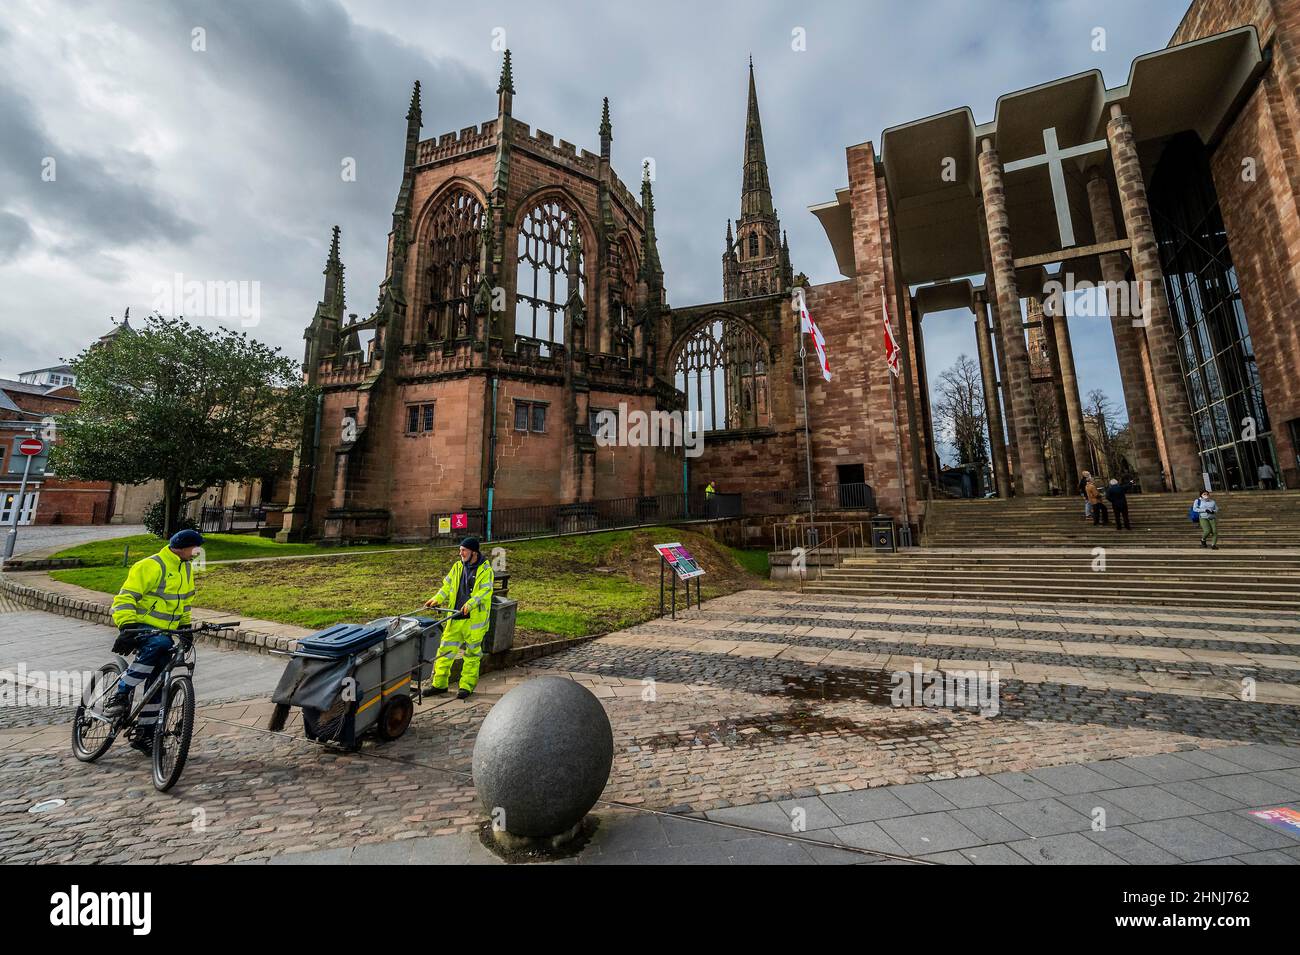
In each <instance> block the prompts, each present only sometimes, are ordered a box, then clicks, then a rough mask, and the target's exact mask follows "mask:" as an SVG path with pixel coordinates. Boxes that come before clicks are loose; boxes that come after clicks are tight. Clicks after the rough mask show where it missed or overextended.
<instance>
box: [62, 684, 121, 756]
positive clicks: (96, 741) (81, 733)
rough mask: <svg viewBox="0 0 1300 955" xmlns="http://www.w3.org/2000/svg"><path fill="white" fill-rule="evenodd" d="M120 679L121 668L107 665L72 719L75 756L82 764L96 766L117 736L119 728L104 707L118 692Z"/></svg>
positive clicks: (91, 685)
mask: <svg viewBox="0 0 1300 955" xmlns="http://www.w3.org/2000/svg"><path fill="white" fill-rule="evenodd" d="M121 678H122V668H121V667H119V666H118V665H117V664H116V663H106V664H104V665H103V666H102V667H100V668H99V669H98V670H96V671H95V673H94V675H93V676H92V677H91V678H90V682H89V683H88V684H87V685H86V687H85V689H84V690H82V692H81V703H80V704H78V706H77V712H76V714H75V715H74V716H73V718H72V755H73V756H75V757H77V759H79V760H81V761H82V762H83V763H93V762H94V761H95V760H97V759H99V757H101V756H103V755H104V754H105V753H106V752H108V748H109V747H110V746H112V745H113V740H114V739H115V738H116V737H117V729H116V728H115V727H114V726H113V724H112V723H110V722H106V721H105V720H104V719H103V715H104V704H106V703H107V702H108V701H109V699H110V698H111V697H112V696H113V694H114V693H116V692H117V681H118V680H120V679H121Z"/></svg>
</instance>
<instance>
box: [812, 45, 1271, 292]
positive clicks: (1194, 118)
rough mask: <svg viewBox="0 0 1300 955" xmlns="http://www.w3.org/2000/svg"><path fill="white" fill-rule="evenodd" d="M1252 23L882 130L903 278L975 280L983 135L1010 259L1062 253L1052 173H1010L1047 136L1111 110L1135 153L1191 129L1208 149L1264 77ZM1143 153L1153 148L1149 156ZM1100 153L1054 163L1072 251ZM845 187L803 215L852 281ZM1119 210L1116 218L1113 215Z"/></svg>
mask: <svg viewBox="0 0 1300 955" xmlns="http://www.w3.org/2000/svg"><path fill="white" fill-rule="evenodd" d="M1263 65H1264V64H1263V56H1262V54H1261V51H1260V47H1259V37H1258V35H1257V33H1256V31H1255V28H1254V27H1252V26H1247V27H1241V28H1239V29H1236V30H1231V31H1229V32H1226V33H1220V34H1217V35H1215V36H1211V37H1205V38H1203V39H1200V40H1195V41H1193V42H1191V43H1184V44H1180V45H1179V46H1173V47H1169V48H1167V49H1164V50H1158V51H1156V52H1153V53H1147V54H1144V55H1142V56H1139V57H1138V58H1137V59H1135V60H1134V61H1133V64H1132V66H1131V67H1130V69H1129V78H1128V82H1127V83H1125V84H1124V85H1123V86H1118V87H1115V88H1112V89H1107V88H1106V87H1105V83H1104V80H1103V78H1102V75H1101V73H1100V72H1099V71H1096V70H1092V71H1089V72H1086V73H1080V74H1077V75H1075V76H1069V77H1065V78H1063V79H1059V80H1053V81H1051V82H1048V83H1043V84H1041V85H1039V86H1034V87H1031V88H1029V89H1025V90H1020V91H1018V92H1014V93H1008V94H1005V95H1003V96H1001V97H999V98H998V101H997V106H996V110H995V114H994V119H993V121H992V122H989V123H984V124H980V125H977V124H976V123H975V118H974V113H973V111H972V110H971V109H970V108H969V107H961V108H959V109H954V110H949V111H947V112H944V113H939V114H937V115H934V116H930V117H927V118H925V119H919V120H914V121H912V122H909V123H904V124H902V125H899V126H892V127H890V128H889V129H886V130H885V131H884V132H883V133H882V134H881V157H882V158H881V162H882V164H883V166H884V170H885V180H886V185H887V188H888V193H889V203H890V212H891V214H892V217H893V224H894V230H895V232H896V235H897V245H898V253H899V259H900V261H901V264H902V280H903V282H904V283H906V284H908V285H920V284H925V283H929V282H935V281H940V280H944V279H947V278H951V277H955V276H963V275H976V274H982V273H983V271H984V259H983V253H982V251H981V244H980V235H979V216H978V208H979V198H978V197H979V194H980V186H979V170H978V166H977V164H976V159H975V157H976V150H977V149H978V148H979V144H980V143H981V142H982V141H983V140H984V139H986V138H988V139H991V140H992V143H993V146H994V148H995V149H996V150H997V151H998V156H999V158H1000V159H1001V161H1002V163H1003V164H1004V166H1009V165H1010V166H1013V168H1012V169H1008V170H1006V173H1005V182H1006V194H1007V206H1008V213H1009V216H1010V220H1011V234H1012V242H1013V245H1014V248H1015V254H1016V257H1017V259H1020V258H1026V257H1029V256H1035V255H1043V254H1048V253H1052V252H1056V251H1061V250H1062V242H1061V231H1060V228H1059V223H1058V215H1057V203H1056V200H1055V197H1054V194H1053V189H1052V184H1051V178H1050V174H1049V166H1048V165H1047V164H1043V163H1039V164H1035V165H1026V166H1024V167H1021V168H1014V164H1015V163H1017V161H1020V160H1026V159H1032V158H1033V157H1038V156H1042V155H1044V153H1045V151H1046V147H1045V144H1044V131H1045V130H1048V129H1055V131H1056V134H1055V135H1056V142H1057V145H1058V147H1059V148H1060V149H1062V150H1067V149H1070V148H1071V147H1078V146H1084V145H1086V144H1089V143H1098V142H1102V141H1104V140H1105V138H1106V124H1107V122H1108V120H1109V118H1110V107H1111V105H1112V104H1119V106H1120V108H1121V109H1123V111H1124V112H1125V113H1126V114H1127V115H1128V117H1129V119H1130V120H1131V122H1132V124H1133V130H1134V134H1135V136H1136V137H1137V140H1138V143H1139V146H1142V145H1143V144H1148V145H1152V144H1155V145H1158V143H1159V142H1160V141H1161V140H1163V139H1165V138H1167V137H1169V136H1171V135H1173V134H1175V133H1178V132H1182V131H1184V130H1191V131H1193V132H1195V133H1196V134H1197V135H1198V136H1200V138H1201V139H1202V141H1204V142H1206V143H1213V142H1214V140H1215V139H1216V137H1217V136H1218V134H1219V132H1220V130H1221V129H1222V128H1223V127H1224V125H1225V124H1226V123H1227V121H1228V120H1229V118H1230V117H1231V116H1232V114H1233V112H1234V111H1235V110H1236V108H1237V107H1238V106H1239V104H1240V103H1241V102H1242V100H1243V99H1244V97H1245V95H1246V94H1248V92H1249V90H1250V88H1251V86H1252V85H1253V83H1254V81H1255V80H1256V78H1257V77H1258V76H1259V74H1260V72H1261V71H1262V69H1263ZM1147 152H1150V150H1148V151H1147ZM1097 163H1101V164H1102V167H1103V168H1104V169H1106V170H1107V171H1108V175H1109V169H1110V159H1109V156H1108V155H1107V152H1106V151H1105V150H1104V149H1100V148H1098V149H1095V150H1094V151H1090V152H1088V153H1087V154H1085V155H1077V156H1072V157H1070V158H1066V159H1064V160H1063V161H1062V165H1063V171H1064V191H1065V198H1066V204H1067V206H1068V209H1069V213H1070V220H1071V222H1072V224H1073V227H1074V229H1073V231H1074V241H1073V243H1072V244H1071V247H1079V246H1086V245H1090V244H1092V243H1093V242H1094V237H1093V235H1092V227H1091V222H1090V217H1089V214H1088V199H1087V192H1086V181H1087V180H1086V176H1085V172H1086V170H1087V169H1088V167H1089V166H1091V165H1093V164H1097ZM848 204H849V197H848V194H847V190H839V191H838V192H837V193H836V201H834V202H830V203H825V204H822V205H818V206H813V207H811V211H812V212H813V214H814V215H816V216H817V218H818V219H819V220H820V221H821V223H822V226H823V228H825V230H826V235H827V238H828V239H829V240H830V242H831V246H832V248H833V249H834V251H835V259H836V262H837V264H838V265H839V268H840V271H841V272H842V273H843V274H844V275H846V276H849V277H851V276H852V275H853V271H852V270H853V268H854V259H853V241H852V229H851V216H850V209H849V205H848ZM1117 211H1118V210H1117Z"/></svg>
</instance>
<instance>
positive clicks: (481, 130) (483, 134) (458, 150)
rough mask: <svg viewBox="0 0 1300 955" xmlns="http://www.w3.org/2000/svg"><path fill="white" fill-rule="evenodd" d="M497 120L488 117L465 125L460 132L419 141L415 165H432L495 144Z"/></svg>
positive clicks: (490, 147)
mask: <svg viewBox="0 0 1300 955" xmlns="http://www.w3.org/2000/svg"><path fill="white" fill-rule="evenodd" d="M496 136H497V121H496V120H495V119H489V120H487V121H486V122H484V123H483V124H482V125H479V126H466V127H465V128H464V129H462V130H461V131H460V132H458V133H456V132H451V133H443V134H442V135H441V136H434V137H433V138H431V139H425V140H422V141H421V142H420V145H419V148H418V150H417V152H416V165H417V166H420V167H423V166H434V165H437V164H438V163H442V162H448V161H450V160H453V159H460V158H462V157H464V156H468V155H471V154H473V153H476V152H479V151H480V150H485V149H493V148H495V146H496Z"/></svg>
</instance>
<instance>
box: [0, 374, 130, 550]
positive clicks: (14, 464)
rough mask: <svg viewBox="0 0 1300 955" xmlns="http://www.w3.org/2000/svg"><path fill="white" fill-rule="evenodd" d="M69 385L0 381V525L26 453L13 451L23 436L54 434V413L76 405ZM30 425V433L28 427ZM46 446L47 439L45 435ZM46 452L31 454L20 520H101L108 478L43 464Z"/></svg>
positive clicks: (14, 496)
mask: <svg viewBox="0 0 1300 955" xmlns="http://www.w3.org/2000/svg"><path fill="white" fill-rule="evenodd" d="M79 403H80V399H79V398H78V397H77V390H76V388H75V387H73V386H72V385H55V386H51V385H47V384H36V383H33V382H25V381H8V380H0V524H5V525H7V524H8V523H9V520H10V515H11V509H12V508H13V507H14V506H15V505H16V504H17V501H18V491H19V488H20V486H21V483H22V476H23V469H24V467H25V465H26V461H25V460H24V458H25V456H24V455H22V454H21V453H20V452H19V451H18V445H19V443H20V442H21V441H22V440H23V439H24V438H29V437H33V436H34V437H38V438H42V439H48V437H49V436H50V435H52V434H53V435H57V434H58V427H57V421H58V416H59V415H63V414H66V413H68V412H69V411H72V410H73V409H75V408H76V407H77V405H78V404H79ZM31 428H35V429H36V433H35V435H33V434H32V433H31V432H30V431H29V430H28V429H31ZM46 443H47V448H48V443H49V442H48V440H47V442H46ZM47 460H48V455H47V454H41V455H37V456H35V457H34V458H33V459H32V468H31V473H30V476H29V479H28V484H27V491H26V494H25V495H24V500H23V503H22V505H21V510H20V511H19V522H20V523H21V524H103V523H105V522H106V521H107V520H108V518H109V515H110V513H111V509H112V500H113V485H112V484H110V483H109V482H107V481H76V480H71V479H67V478H62V477H59V476H58V475H57V474H54V473H52V472H49V471H48V470H47V469H46V462H47Z"/></svg>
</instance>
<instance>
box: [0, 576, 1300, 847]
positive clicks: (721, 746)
mask: <svg viewBox="0 0 1300 955" xmlns="http://www.w3.org/2000/svg"><path fill="white" fill-rule="evenodd" d="M916 666H919V667H920V668H921V669H922V670H924V671H930V670H939V669H942V670H944V671H960V672H963V673H964V672H968V671H973V673H974V674H977V675H978V674H985V675H987V677H988V678H990V680H992V678H996V686H997V690H998V692H997V695H996V697H993V698H992V700H993V701H994V702H995V703H996V707H995V709H996V712H992V711H991V709H990V708H989V707H986V712H984V713H981V712H980V711H979V709H978V708H976V707H975V706H973V705H966V706H962V707H947V708H945V707H943V706H916V707H898V706H893V705H891V699H890V694H891V689H892V684H893V681H892V679H891V674H893V673H894V672H897V671H901V672H904V673H908V674H909V675H910V674H911V673H912V672H913V671H914V667H916ZM1297 671H1300V615H1296V614H1279V613H1275V612H1269V613H1268V614H1267V615H1266V616H1260V615H1257V614H1252V613H1251V612H1247V611H1233V612H1201V611H1185V610H1180V609H1178V608H1159V609H1142V608H1122V609H1117V610H1113V611H1106V610H1101V609H1096V608H1093V607H1079V606H1071V605H1064V604H1053V605H1050V606H1033V607H1029V606H1014V605H1001V604H990V603H983V602H979V603H975V602H964V603H963V602H934V601H929V602H925V603H914V602H908V601H905V600H888V599H879V600H847V599H845V600H838V599H832V598H828V597H827V595H824V594H823V595H816V597H814V596H813V595H808V596H807V597H801V596H800V595H798V594H794V593H791V592H789V591H756V592H746V593H742V594H735V595H732V596H730V597H725V598H720V599H718V600H714V601H711V602H710V603H708V604H706V606H705V608H704V610H703V611H692V612H690V613H687V614H681V615H679V617H678V619H677V620H675V621H673V620H661V621H655V622H652V623H648V624H644V625H642V626H639V627H633V628H631V629H629V630H625V631H622V632H620V633H617V634H612V635H610V636H608V637H605V638H602V639H600V640H597V641H595V642H592V643H588V644H584V645H581V646H577V647H574V648H573V649H571V650H568V651H565V652H563V653H560V654H557V655H554V656H551V657H547V658H544V659H541V660H538V661H534V663H532V664H531V665H530V666H528V667H526V668H516V669H512V670H507V671H504V672H500V673H492V674H488V675H487V676H485V677H484V679H483V681H482V682H481V683H480V688H479V692H478V693H476V694H475V696H474V697H473V698H471V699H470V700H468V701H465V702H460V701H456V700H442V701H439V702H438V703H436V704H435V703H429V702H426V703H425V704H424V705H423V706H422V707H421V708H420V709H419V710H418V711H417V716H416V720H415V722H414V723H413V724H412V727H411V729H410V730H409V731H408V732H407V734H406V735H405V736H404V737H403V738H402V739H400V740H398V741H396V742H394V743H389V744H386V745H383V746H379V745H375V744H371V743H367V744H366V745H365V746H363V748H362V749H361V750H360V751H359V752H357V753H343V752H339V751H336V750H332V749H328V748H323V747H320V746H317V745H315V744H311V743H308V742H307V741H305V740H304V739H303V738H302V734H301V730H300V728H299V727H298V726H297V725H296V723H291V724H290V726H289V727H288V728H287V730H286V731H285V732H284V733H283V734H270V733H268V732H266V731H265V730H264V729H262V728H261V727H263V726H264V725H265V721H266V719H267V717H268V715H269V710H270V706H269V704H268V703H267V702H265V698H264V696H263V697H262V698H261V699H256V698H255V699H252V700H248V701H242V702H238V703H227V704H224V705H209V706H205V707H202V708H201V709H200V716H201V719H200V720H199V725H198V728H197V733H196V737H195V743H194V747H193V753H192V756H191V762H190V764H189V765H188V766H187V768H186V771H185V776H184V778H183V779H182V780H181V783H180V784H179V785H178V786H177V787H176V789H175V790H173V792H172V793H170V794H167V795H160V794H158V793H156V792H154V791H153V789H152V787H151V785H150V784H149V780H148V772H147V767H146V765H145V763H144V760H143V759H142V758H141V757H139V756H137V755H136V754H135V753H133V752H130V751H129V750H126V749H124V748H120V747H117V746H115V747H114V749H113V750H112V751H110V752H109V754H108V755H107V756H105V757H104V759H103V760H101V761H100V762H99V763H96V764H94V765H89V766H87V765H82V764H79V763H76V762H75V761H74V760H73V759H72V757H71V754H70V753H69V750H68V741H67V727H66V725H50V724H41V723H40V722H39V721H38V722H37V723H36V725H29V726H13V727H11V728H8V729H0V861H29V860H42V861H54V860H65V861H66V860H77V861H107V860H113V861H128V860H130V861H201V862H223V861H266V860H279V861H301V862H313V861H315V862H364V861H398V862H411V861H441V862H451V861H493V857H492V856H491V855H490V854H488V853H487V851H486V850H484V849H482V848H481V846H479V845H478V844H477V834H476V829H477V826H478V825H479V822H480V819H481V814H480V812H479V810H478V807H477V805H476V800H475V796H474V792H473V788H472V785H471V781H470V779H469V763H470V753H471V750H472V746H473V740H474V737H475V734H476V732H477V728H478V725H479V723H480V721H481V720H482V717H483V715H484V714H485V713H486V712H487V710H488V709H489V708H490V706H491V704H492V702H493V701H494V700H495V699H498V698H499V697H500V695H501V694H502V693H504V692H506V691H507V690H508V689H509V688H510V687H512V686H514V685H516V684H518V683H519V682H522V681H524V680H526V679H529V678H531V677H533V676H536V675H539V674H542V673H560V674H566V675H569V676H571V677H572V678H573V679H576V680H578V681H580V682H582V683H584V684H585V685H587V686H589V687H590V688H591V689H592V691H593V692H594V693H596V695H597V696H598V697H599V698H600V699H601V700H602V702H603V703H604V705H605V707H606V710H607V712H608V713H609V715H610V720H611V723H612V724H613V727H614V733H615V753H616V755H615V763H614V770H613V773H612V777H611V780H610V784H609V786H608V787H607V789H606V792H605V795H604V799H605V800H606V801H605V802H604V803H603V804H602V805H600V806H598V808H597V816H598V819H599V823H600V824H599V827H598V829H597V831H596V833H595V835H594V836H593V838H592V840H591V843H590V844H589V845H588V846H587V847H586V848H585V849H584V850H583V851H582V852H581V854H579V855H578V856H576V857H575V858H574V859H572V860H568V861H573V862H578V863H582V864H586V863H588V862H601V861H605V862H657V861H659V862H685V861H699V862H724V863H725V862H776V861H802V862H808V861H818V862H857V861H863V860H864V859H865V860H869V861H881V860H882V859H883V860H885V861H897V859H906V858H919V859H923V860H924V861H932V862H941V863H962V862H977V863H978V862H998V861H1008V862H1010V861H1028V862H1035V863H1045V862H1060V861H1096V862H1119V861H1128V862H1140V861H1151V862H1171V861H1183V862H1198V861H1206V860H1211V859H1213V860H1220V859H1224V858H1230V859H1232V860H1235V861H1249V862H1281V861H1300V857H1297V849H1296V847H1297V846H1300V839H1298V838H1297V836H1296V835H1294V834H1292V833H1289V832H1286V831H1284V830H1282V829H1280V828H1276V827H1273V826H1269V825H1268V824H1266V822H1263V821H1260V820H1257V819H1255V818H1253V817H1251V816H1250V815H1249V810H1251V809H1259V808H1272V807H1281V806H1291V807H1292V808H1295V807H1297V806H1300V802H1298V800H1300V749H1297V748H1296V747H1297V745H1298V744H1300V719H1298V718H1297V717H1298V716H1300V686H1298V685H1297V682H1296V680H1295V679H1294V675H1295V673H1296V672H1297ZM985 685H986V686H989V685H993V684H992V682H990V683H988V684H985ZM1243 697H1244V699H1243ZM1246 700H1250V701H1249V702H1247V701H1246ZM986 702H987V700H986ZM1242 743H1245V744H1252V745H1245V746H1243V745H1235V744H1242ZM881 787H887V788H881ZM55 797H57V798H62V799H65V800H66V804H65V805H64V806H63V807H62V808H60V809H58V810H56V811H53V812H48V813H42V814H29V813H27V809H28V808H29V807H30V806H32V805H33V804H34V803H36V802H38V801H40V800H43V799H48V798H55ZM1098 808H1101V809H1103V810H1104V811H1105V814H1106V815H1105V819H1104V821H1105V825H1106V828H1105V830H1104V831H1094V825H1095V820H1096V814H1095V810H1096V809H1098ZM795 810H800V811H801V812H800V813H799V814H796V813H795ZM796 815H797V818H798V822H797V824H796V821H795V820H796ZM685 816H690V817H691V818H683V817H685ZM864 853H875V854H874V855H871V854H864Z"/></svg>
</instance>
